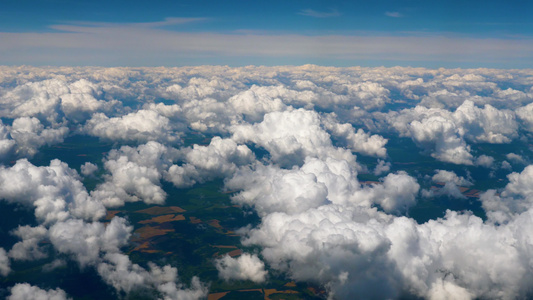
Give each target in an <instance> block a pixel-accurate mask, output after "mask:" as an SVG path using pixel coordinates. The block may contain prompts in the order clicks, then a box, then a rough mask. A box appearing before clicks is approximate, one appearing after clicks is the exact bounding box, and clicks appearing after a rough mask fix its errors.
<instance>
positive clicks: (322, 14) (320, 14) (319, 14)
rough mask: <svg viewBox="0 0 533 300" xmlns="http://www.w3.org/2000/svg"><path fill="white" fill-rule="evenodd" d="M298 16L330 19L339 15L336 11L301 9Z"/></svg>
mask: <svg viewBox="0 0 533 300" xmlns="http://www.w3.org/2000/svg"><path fill="white" fill-rule="evenodd" d="M298 14H299V15H302V16H308V17H314V18H332V17H338V16H340V15H341V13H340V12H339V11H338V10H336V9H330V10H329V11H317V10H314V9H310V8H308V9H302V10H301V11H299V12H298Z"/></svg>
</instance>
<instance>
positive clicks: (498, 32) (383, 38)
mask: <svg viewBox="0 0 533 300" xmlns="http://www.w3.org/2000/svg"><path fill="white" fill-rule="evenodd" d="M0 7H1V10H0V51H1V52H2V53H3V54H2V56H1V58H0V64H6V65H18V64H30V65H103V66H159V65H165V66H182V65H201V64H223V65H225V64H228V65H231V66H241V65H248V64H256V65H262V64H264V65H283V64H294V65H299V64H305V63H315V64H321V65H335V66H353V65H361V66H381V65H384V66H394V65H401V66H407V65H409V66H424V67H497V68H524V67H528V68H531V67H533V54H532V53H533V21H532V20H531V18H530V16H529V15H530V13H531V12H532V11H533V2H532V1H379V0H378V1H365V2H363V1H315V0H311V1H232V0H228V1H207V0H197V1H161V0H159V1H158V0H155V1H127V2H126V1H100V0H94V1H66V0H48V1H32V0H18V1H3V2H2V3H1V4H0Z"/></svg>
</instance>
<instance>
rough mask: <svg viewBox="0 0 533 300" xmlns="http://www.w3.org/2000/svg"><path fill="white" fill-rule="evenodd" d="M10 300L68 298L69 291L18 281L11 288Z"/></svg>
mask: <svg viewBox="0 0 533 300" xmlns="http://www.w3.org/2000/svg"><path fill="white" fill-rule="evenodd" d="M7 299H8V300H25V299H36V300H67V299H71V298H70V297H67V293H65V291H63V290H62V289H60V288H56V289H54V290H52V289H50V290H43V289H41V288H39V287H36V286H33V285H30V284H28V283H18V284H16V285H15V286H13V287H12V288H11V294H10V295H9V296H8V297H7Z"/></svg>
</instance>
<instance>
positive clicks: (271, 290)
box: [264, 289, 298, 299]
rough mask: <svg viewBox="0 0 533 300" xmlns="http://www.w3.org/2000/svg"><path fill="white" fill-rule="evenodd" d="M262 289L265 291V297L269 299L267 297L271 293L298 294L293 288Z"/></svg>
mask: <svg viewBox="0 0 533 300" xmlns="http://www.w3.org/2000/svg"><path fill="white" fill-rule="evenodd" d="M264 291H265V299H270V298H268V296H270V295H272V294H298V292H297V291H293V290H286V291H278V290H276V289H265V290H264Z"/></svg>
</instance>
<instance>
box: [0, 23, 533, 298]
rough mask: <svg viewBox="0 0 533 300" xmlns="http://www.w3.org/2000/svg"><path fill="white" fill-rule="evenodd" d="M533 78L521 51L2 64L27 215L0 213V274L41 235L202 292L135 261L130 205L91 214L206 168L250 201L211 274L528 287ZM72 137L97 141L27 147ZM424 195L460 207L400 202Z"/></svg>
mask: <svg viewBox="0 0 533 300" xmlns="http://www.w3.org/2000/svg"><path fill="white" fill-rule="evenodd" d="M147 28H148V29H149V28H151V27H150V26H148V27H146V28H144V29H143V30H148V29H147ZM78 29H79V28H78ZM81 29H84V30H87V31H93V30H94V31H95V32H96V33H98V32H99V31H100V30H101V26H96V27H95V28H92V29H90V28H89V29H87V28H85V27H83V26H81ZM81 29H80V30H81ZM114 30H118V29H117V28H115V29H114ZM112 33H113V32H112ZM289 50H290V49H289ZM532 85H533V72H532V71H531V70H490V69H479V70H461V69H439V70H430V69H419V68H373V69H367V68H331V67H318V66H312V65H306V66H300V67H288V66H287V67H253V66H250V67H243V68H229V67H208V66H204V67H195V68H193V67H187V68H112V69H106V68H96V67H95V68H89V67H87V68H43V69H41V68H33V67H20V68H10V67H0V98H1V100H2V103H3V104H4V105H3V106H2V107H1V108H0V117H1V118H2V120H1V121H2V123H0V160H1V162H2V165H1V166H0V198H1V200H2V201H4V202H7V203H9V204H12V205H19V206H21V207H24V209H26V210H28V211H32V212H33V214H34V216H35V220H36V221H35V223H34V224H20V226H18V227H17V228H11V229H9V231H10V232H11V236H12V237H14V238H15V239H17V241H16V242H14V243H12V244H10V245H7V246H3V247H2V248H0V275H1V276H3V277H9V276H11V275H10V274H13V272H17V270H16V268H15V267H16V266H17V263H14V262H19V261H26V262H28V261H39V260H41V259H45V258H49V256H50V253H55V254H58V255H61V260H54V261H52V260H51V261H52V262H51V263H50V265H49V267H50V268H53V265H54V264H57V265H64V264H65V261H67V260H68V261H71V262H74V263H75V264H77V265H78V266H79V267H81V268H91V269H92V270H95V272H96V273H97V274H98V275H99V276H100V277H101V278H102V280H103V281H104V282H105V283H107V284H108V285H109V286H110V287H113V289H114V290H115V291H116V294H117V295H125V294H128V293H131V292H134V291H138V290H143V289H147V290H150V291H152V292H154V293H156V294H157V295H158V296H159V297H160V298H162V299H199V298H202V297H205V296H206V295H207V293H208V290H209V288H208V282H205V281H204V278H199V277H194V276H193V277H192V278H193V279H192V280H191V282H190V284H184V283H183V282H182V281H181V279H180V277H179V276H178V269H177V268H176V267H175V266H173V265H171V264H166V263H161V262H160V261H158V262H149V263H147V264H146V265H144V266H141V265H140V264H136V263H134V261H132V260H131V259H130V257H129V256H128V255H127V254H126V253H125V252H123V251H124V247H126V246H129V245H130V243H131V236H132V231H133V227H132V225H131V224H130V223H129V222H128V220H127V219H126V218H124V217H119V216H115V217H113V218H111V219H110V220H108V223H107V221H105V220H103V218H104V216H105V215H106V213H107V208H110V207H114V208H116V207H121V206H124V205H126V203H128V202H144V204H146V205H163V204H165V203H166V201H167V196H168V195H169V194H170V193H169V191H168V190H166V188H167V187H168V186H169V185H170V184H171V185H173V186H174V188H179V189H181V188H193V189H194V188H195V187H196V186H197V185H198V184H201V183H206V182H208V181H212V180H220V181H217V182H220V188H222V189H224V191H226V192H229V193H230V194H231V195H230V198H231V201H232V202H233V204H235V205H237V206H239V207H244V209H245V210H246V211H247V212H248V213H249V211H250V210H252V211H253V213H255V214H257V216H258V221H257V223H256V224H255V225H251V224H250V225H249V226H246V227H244V228H241V229H240V230H238V233H239V234H240V235H241V244H242V246H244V247H250V248H248V249H253V250H254V251H255V252H253V251H249V253H244V254H241V255H240V256H238V257H230V256H222V257H217V258H214V259H212V262H213V270H215V269H216V270H217V271H218V277H219V278H220V279H222V280H225V281H233V280H239V281H240V280H242V281H252V282H255V283H261V284H268V282H269V280H270V278H272V277H276V276H277V277H276V278H282V279H290V280H295V281H298V282H302V283H312V284H314V285H318V286H320V287H321V288H322V289H324V290H325V291H326V293H327V294H328V296H330V297H336V298H339V299H351V298H353V295H360V297H361V298H369V299H384V298H398V297H402V296H405V295H411V296H413V295H414V296H417V297H422V298H426V299H447V298H453V299H476V298H487V299H515V298H520V297H530V296H531V290H530V286H531V284H532V283H533V269H532V267H531V266H530V263H529V261H530V260H531V258H532V257H533V253H531V249H533V245H532V243H531V241H533V238H532V237H531V234H530V232H529V231H528V230H527V229H528V228H531V226H533V224H532V222H533V221H532V220H533V218H532V216H533V205H532V204H533V196H532V195H533V191H532V189H531V184H530V183H531V182H532V181H533V166H531V165H528V164H529V162H530V161H531V160H530V157H531V146H530V144H531V143H532V142H531V137H532V135H531V134H532V124H533V120H532V119H531V117H530V113H529V112H531V110H532V109H533V108H532V106H531V102H533V90H532V88H531V86H532ZM76 137H85V138H91V139H99V140H101V141H102V142H103V143H107V144H109V148H110V149H108V150H109V151H108V150H105V153H100V154H99V156H98V157H97V159H92V160H91V158H90V157H88V156H80V157H82V158H79V157H78V159H79V160H81V162H79V163H78V164H77V165H76V166H69V165H68V164H67V163H65V162H64V161H61V157H57V158H56V159H52V160H51V161H46V162H45V163H40V162H42V160H39V154H41V152H40V151H41V150H43V149H49V148H52V147H61V146H62V145H63V143H65V141H72V139H74V138H76ZM191 141H192V142H191ZM53 149H55V148H53ZM58 149H60V148H58ZM48 153H49V152H48ZM57 153H61V152H60V151H59V150H58V151H57ZM83 157H87V161H83ZM413 157H415V158H413ZM412 160H423V162H420V161H412ZM413 166H415V167H413ZM78 168H79V169H78ZM78 170H79V172H80V173H81V175H80V173H78ZM478 183H479V184H478ZM487 183H489V184H490V185H493V187H494V188H491V189H486V186H488V185H489V184H487ZM433 185H438V186H439V187H438V188H435V187H433V188H432V186H433ZM498 187H500V188H498ZM474 188H476V189H480V190H475V189H474ZM469 189H472V191H470V192H469V193H467V192H466V191H467V190H469ZM481 189H482V190H481ZM441 196H449V197H441ZM476 196H479V199H478V198H475V197H476ZM441 198H447V201H457V202H450V203H452V204H453V205H454V206H453V207H461V209H460V210H458V211H454V210H451V209H448V210H446V212H445V214H442V215H440V218H433V219H431V220H429V221H423V222H417V220H416V219H415V218H413V217H410V212H413V211H415V212H416V209H420V208H421V207H424V206H423V205H427V206H429V207H433V206H432V205H436V204H433V202H431V201H434V203H437V204H438V201H441V200H440V199H441ZM443 201H444V200H443ZM461 201H462V202H461ZM428 203H429V204H428ZM139 204H142V203H139ZM136 205H137V204H136ZM471 207H479V209H478V210H477V211H474V213H473V212H470V211H469V210H468V209H470V208H471ZM43 241H46V242H47V243H43ZM206 243H209V242H206ZM217 280H218V279H217ZM10 293H11V296H10V297H11V298H10V299H22V298H24V297H29V296H28V295H38V296H39V297H42V298H43V299H66V298H68V295H67V294H66V292H64V291H63V290H61V289H59V288H55V287H54V288H49V289H42V287H37V286H32V285H29V284H24V283H18V284H16V285H14V286H12V287H10ZM21 297H22V298H21ZM35 297H37V296H35Z"/></svg>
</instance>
